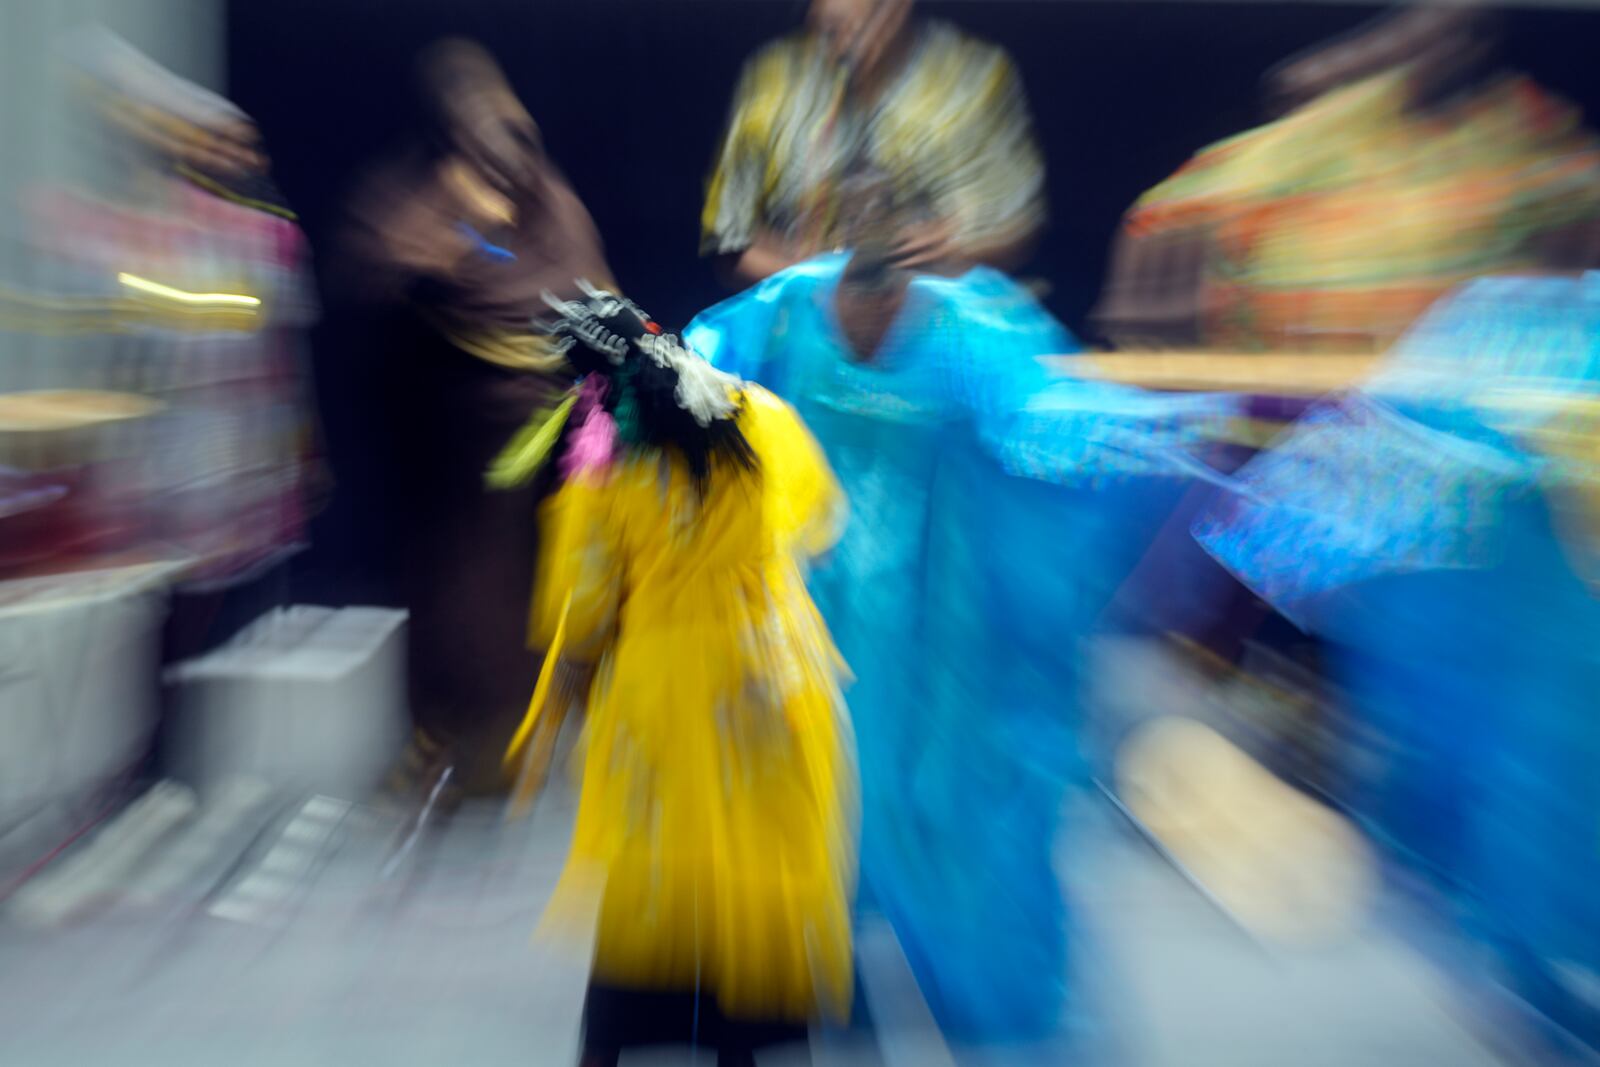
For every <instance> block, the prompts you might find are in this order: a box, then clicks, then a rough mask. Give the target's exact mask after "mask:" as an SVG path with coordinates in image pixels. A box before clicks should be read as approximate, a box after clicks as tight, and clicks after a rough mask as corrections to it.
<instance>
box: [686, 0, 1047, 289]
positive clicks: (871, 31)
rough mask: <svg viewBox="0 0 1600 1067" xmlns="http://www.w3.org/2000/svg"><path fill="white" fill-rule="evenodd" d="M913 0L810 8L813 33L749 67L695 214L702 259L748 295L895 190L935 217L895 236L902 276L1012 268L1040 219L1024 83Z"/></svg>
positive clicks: (828, 243) (828, 244)
mask: <svg viewBox="0 0 1600 1067" xmlns="http://www.w3.org/2000/svg"><path fill="white" fill-rule="evenodd" d="M911 6H912V3H911V0H812V3H811V5H810V9H809V15H808V18H807V27H806V30H805V32H804V33H801V34H796V35H794V36H791V37H787V38H784V39H783V40H780V41H777V42H774V43H773V44H771V45H768V46H767V47H766V48H765V49H763V50H762V51H761V52H760V53H758V54H757V55H756V56H755V57H754V58H753V59H752V60H751V61H750V63H749V65H748V66H747V67H746V68H745V72H744V76H743V79H742V80H741V81H740V83H739V88H738V90H737V91H736V93H735V95H734V103H733V113H732V116H731V118H730V120H729V123H728V131H727V134H726V136H725V138H724V141H723V145H722V149H721V154H720V155H719V157H718V159H717V163H716V167H715V170H714V172H713V174H712V177H711V185H710V190H709V192H708V194H707V197H706V204H705V211H704V214H703V216H702V230H703V234H704V237H703V239H702V242H701V248H702V251H703V252H704V253H706V254H708V255H716V256H719V257H720V259H721V261H722V265H723V266H724V267H725V268H726V270H727V272H728V274H729V275H730V276H731V277H732V278H733V279H735V280H736V281H737V282H738V284H739V285H740V286H743V285H748V284H750V283H752V282H757V281H760V280H761V279H762V278H765V277H767V276H768V275H770V274H773V273H776V272H777V271H779V270H782V269H783V268H785V267H789V266H792V265H794V264H795V263H798V262H800V261H802V260H804V259H808V258H810V257H811V256H814V255H817V254H818V253H821V252H825V251H830V250H833V249H836V248H839V247H841V246H842V245H843V243H844V242H845V240H846V238H847V235H848V234H849V232H850V230H851V227H852V226H853V224H854V220H855V217H856V216H858V215H859V214H860V212H861V210H862V203H861V201H860V200H859V199H857V198H855V197H853V196H851V195H849V193H848V191H847V187H848V186H849V185H850V184H851V183H852V182H856V181H859V180H862V179H864V178H865V179H869V180H881V179H887V180H888V181H889V182H891V183H892V184H893V185H894V186H895V188H896V191H897V193H898V195H900V196H901V197H903V198H912V197H917V196H921V197H925V198H927V199H928V200H929V201H930V202H931V203H932V205H933V206H934V207H935V209H936V210H935V211H933V212H932V213H930V214H929V215H928V216H927V217H926V218H923V219H920V220H918V221H917V223H916V225H915V226H914V227H912V228H908V229H907V230H905V231H904V232H902V233H899V234H896V235H895V239H896V243H895V250H896V254H897V258H898V259H899V261H900V262H901V263H903V264H904V265H906V266H908V267H909V266H925V265H928V264H933V263H942V262H951V261H964V262H967V263H991V264H997V265H1003V266H1013V265H1015V264H1016V263H1018V262H1020V260H1021V259H1022V257H1023V255H1024V252H1025V250H1026V247H1027V245H1028V243H1029V241H1030V239H1031V238H1032V237H1033V236H1034V234H1035V233H1036V232H1037V230H1038V229H1039V227H1040V225H1041V224H1042V222H1043V218H1044V163H1043V160H1042V158H1041V156H1040V153H1039V149H1038V147H1037V145H1036V144H1035V143H1034V139H1033V129H1032V121H1031V119H1030V118H1029V116H1028V106H1027V100H1026V98H1025V96H1024V95H1023V90H1022V82H1021V79H1020V78H1018V76H1017V73H1016V70H1015V69H1014V68H1013V66H1012V64H1011V60H1010V59H1009V58H1008V57H1007V56H1006V54H1005V53H1004V52H1003V51H1001V50H1000V49H999V48H997V47H995V46H994V45H991V44H987V43H985V42H982V41H977V40H974V39H973V38H971V37H969V36H967V35H966V34H963V33H961V32H960V31H958V30H956V29H955V28H954V27H952V26H949V25H946V24H944V23H941V22H929V23H918V22H916V21H914V20H913V19H912V17H911Z"/></svg>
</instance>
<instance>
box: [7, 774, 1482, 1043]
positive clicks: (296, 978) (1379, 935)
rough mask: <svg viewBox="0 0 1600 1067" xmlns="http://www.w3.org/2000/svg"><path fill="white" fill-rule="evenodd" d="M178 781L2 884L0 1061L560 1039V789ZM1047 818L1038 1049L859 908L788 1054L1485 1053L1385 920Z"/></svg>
mask: <svg viewBox="0 0 1600 1067" xmlns="http://www.w3.org/2000/svg"><path fill="white" fill-rule="evenodd" d="M191 804H192V798H189V797H187V796H186V795H184V794H182V793H181V791H172V792H171V793H169V794H168V795H165V796H161V797H157V798H155V799H153V800H147V801H146V802H145V804H144V805H143V807H142V808H138V809H136V810H134V811H133V812H131V813H126V814H124V816H122V817H121V818H119V819H114V820H112V821H111V822H109V823H107V824H105V825H104V826H103V827H102V828H101V829H99V831H98V832H97V833H95V834H92V835H88V836H86V837H85V838H84V839H83V840H82V841H80V842H78V843H77V845H75V846H74V847H73V848H72V849H71V850H69V851H68V852H66V853H65V854H64V855H63V856H62V857H60V858H59V859H58V860H56V861H55V862H54V863H52V864H51V865H50V866H49V867H47V868H45V869H44V871H43V872H41V873H40V874H39V875H38V876H37V877H35V878H34V879H32V881H30V882H29V883H28V885H27V887H26V888H25V889H24V890H23V891H22V892H20V893H17V894H15V895H13V896H12V897H11V899H10V900H9V901H8V902H7V906H6V909H5V914H4V916H3V918H0V1064H5V1065H12V1064H17V1065H26V1067H56V1065H62V1067H67V1065H72V1067H94V1065H99V1064H116V1065H118V1067H143V1065H151V1067H154V1065H161V1067H190V1065H194V1067H201V1065H206V1067H210V1065H219V1064H225V1065H227V1067H254V1065H257V1064H261V1065H267V1064H290V1063H294V1064H300V1065H303V1067H321V1065H330V1067H331V1065H335V1064H337V1065H346V1064H359V1065H364V1064H383V1065H384V1067H436V1065H439V1064H452V1065H455V1064H473V1065H482V1067H491V1065H499V1064H505V1065H508V1067H509V1065H512V1064H515V1065H519V1067H537V1065H542V1064H550V1065H566V1064H570V1063H572V1062H574V1058H575V1048H576V1041H577V1017H578V1009H579V1004H580V999H581V984H582V978H583V971H582V966H581V961H580V960H579V959H578V958H577V957H576V956H573V955H565V956H563V955H562V954H559V953H557V952H555V951H554V950H552V949H550V948H548V947H535V946H534V944H533V943H532V942H531V939H530V936H529V934H530V932H531V931H532V929H533V927H534V924H535V921H536V919H537V917H538V915H539V913H540V910H541V905H542V903H543V901H544V898H545V897H546V896H547V894H548V892H549V890H550V888H551V886H552V884H553V881H554V878H555V875H556V872H557V870H558V865H559V862H560V860H561V857H562V853H563V849H564V843H565V837H566V834H567V832H568V831H567V826H568V822H569V819H570V814H571V804H570V800H568V799H566V798H563V797H559V796H558V797H554V798H551V799H549V800H547V801H546V802H545V803H544V804H543V805H542V806H541V807H540V808H539V809H538V810H537V811H536V813H535V815H534V817H533V818H532V819H531V820H530V821H529V822H526V823H522V824H518V825H514V826H507V825H505V824H503V823H502V822H501V821H500V819H499V817H498V811H497V810H495V809H493V808H468V809H466V810H464V811H462V812H460V813H458V814H457V815H456V816H455V817H454V818H453V819H451V820H449V821H447V822H440V823H437V824H435V825H433V826H431V827H429V828H427V829H426V830H425V832H424V833H422V834H421V835H419V836H417V837H416V838H414V839H411V840H409V841H407V840H404V839H401V838H400V837H399V826H400V824H399V822H398V821H397V819H396V818H395V817H394V816H393V815H390V814H385V813H382V812H379V811H375V810H370V809H366V808H361V807H353V806H350V805H347V804H344V803H343V802H338V801H334V800H331V799H329V798H288V797H285V796H282V795H273V794H270V793H257V792H252V791H250V790H248V789H243V790H239V791H236V792H235V793H234V794H232V795H228V796H221V797H213V798H212V799H211V801H210V802H209V803H208V804H205V805H201V807H200V809H199V810H198V811H196V810H194V809H193V808H192V807H191ZM163 809H165V810H163ZM1070 822H1071V824H1072V825H1073V826H1074V828H1075V829H1074V832H1073V834H1072V836H1071V837H1070V838H1069V839H1068V840H1065V841H1063V842H1062V847H1061V868H1062V871H1063V873H1064V877H1065V880H1066V882H1067V885H1068V888H1069V892H1070V894H1071V896H1072V898H1073V900H1074V901H1075V903H1076V906H1077V908H1078V910H1079V914H1080V915H1081V916H1082V918H1083V923H1082V926H1083V934H1082V935H1081V936H1080V938H1079V942H1080V943H1079V952H1078V959H1077V971H1078V974H1077V979H1076V984H1075V988H1076V991H1077V992H1076V993H1075V997H1076V998H1077V999H1076V1003H1075V1005H1074V1007H1075V1011H1074V1017H1075V1018H1076V1019H1078V1020H1080V1022H1079V1023H1078V1024H1077V1025H1075V1026H1074V1027H1072V1028H1071V1030H1070V1032H1069V1033H1066V1034H1064V1035H1063V1037H1062V1038H1061V1039H1060V1040H1059V1041H1058V1042H1055V1043H1054V1044H1051V1045H1049V1046H1041V1047H1032V1048H1018V1049H1009V1050H1004V1051H1001V1052H995V1051H992V1050H991V1051H989V1052H987V1053H979V1052H975V1051H973V1050H964V1049H952V1048H949V1047H948V1046H946V1044H945V1043H944V1042H943V1041H942V1040H941V1039H940V1038H939V1036H938V1034H937V1032H936V1031H935V1030H934V1029H933V1028H932V1026H931V1025H930V1024H929V1022H928V1017H927V1014H926V1009H925V1007H923V1005H922V1003H921V1000H920V998H919V997H918V995H917V993H916V989H915V985H914V983H912V982H911V980H910V978H909V975H908V973H907V972H906V970H905V964H904V961H903V959H902V958H901V957H900V956H899V954H898V950H897V948H896V945H895V942H894V939H893V936H892V934H890V933H889V932H888V931H887V930H885V929H883V928H882V927H879V926H869V928H868V929H866V930H865V931H864V932H863V935H862V939H861V958H862V964H861V966H862V974H863V985H864V988H865V995H866V997H867V1000H868V1003H869V1006H870V1009H871V1014H872V1016H873V1027H872V1028H871V1029H870V1030H867V1029H862V1030H858V1031H855V1032H847V1033H842V1034H829V1035H821V1036H820V1037H819V1040H818V1042H817V1043H816V1049H815V1051H814V1053H813V1061H814V1062H815V1063H817V1064H819V1065H821V1067H828V1065H835V1064H836V1065H840V1067H844V1065H854V1064H861V1065H864V1067H865V1065H873V1067H876V1065H884V1067H943V1065H945V1064H962V1065H967V1064H973V1065H977V1064H996V1065H1009V1064H1034V1063H1068V1062H1070V1063H1074V1064H1084V1065H1088V1067H1095V1065H1105V1067H1134V1065H1151V1067H1164V1065H1168V1064H1171V1065H1185V1067H1204V1065H1209V1064H1216V1065H1218V1067H1251V1065H1255V1064H1262V1065H1267V1064H1273V1065H1279V1064H1288V1063H1292V1064H1295V1065H1297V1067H1317V1065H1322V1064H1327V1065H1329V1067H1353V1065H1367V1064H1372V1065H1387V1064H1394V1065H1397V1067H1421V1065H1430V1064H1440V1065H1449V1067H1478V1065H1488V1064H1494V1063H1497V1062H1505V1061H1503V1060H1497V1059H1495V1058H1494V1056H1492V1055H1491V1054H1490V1052H1489V1051H1488V1050H1487V1049H1486V1048H1485V1047H1484V1045H1483V1044H1481V1043H1480V1042H1479V1041H1478V1040H1476V1039H1475V1038H1474V1037H1473V1036H1472V1034H1470V1033H1469V1032H1468V1031H1467V1030H1466V1029H1465V1028H1464V1025H1463V1024H1462V1023H1461V1022H1459V1021H1458V1016H1460V1014H1461V1013H1460V1012H1459V1011H1456V1010H1452V1007H1453V1002H1452V995H1451V994H1450V993H1449V992H1448V991H1447V989H1446V987H1445V985H1444V983H1443V981H1442V979H1441V978H1440V977H1439V975H1438V974H1437V972H1436V971H1435V969H1434V968H1432V967H1431V966H1429V965H1428V964H1427V963H1426V962H1424V960H1423V959H1422V958H1421V957H1420V956H1419V955H1418V954H1417V953H1415V952H1414V951H1413V950H1411V949H1409V948H1407V947H1406V945H1405V944H1404V943H1403V939H1401V938H1398V937H1396V936H1393V935H1392V934H1388V933H1384V932H1382V931H1380V930H1379V929H1378V928H1376V927H1375V928H1374V929H1373V930H1372V931H1370V932H1369V933H1367V934H1365V935H1363V936H1362V937H1360V938H1357V939H1354V940H1352V941H1350V942H1349V943H1347V944H1343V945H1341V946H1340V947H1338V948H1337V949H1336V950H1331V951H1321V952H1317V953H1301V954H1285V953H1283V952H1281V951H1279V950H1275V949H1270V948H1267V947H1264V946H1262V945H1260V944H1258V943H1256V942H1255V941H1253V940H1252V939H1251V938H1250V937H1249V936H1248V935H1246V934H1245V933H1244V932H1242V930H1241V929H1240V928H1238V927H1237V926H1236V925H1234V924H1232V923H1231V922H1230V920H1229V919H1228V917H1227V916H1226V915H1224V914H1222V913H1221V912H1219V911H1218V910H1217V909H1216V908H1215V907H1213V905H1212V904H1211V903H1209V902H1208V900H1207V899H1206V897H1205V896H1204V895H1203V894H1202V893H1200V892H1198V891H1197V890H1196V889H1195V888H1194V887H1193V886H1192V885H1190V884H1189V883H1188V882H1186V881H1185V879H1184V878H1183V877H1182V875H1181V873H1180V872H1178V871H1177V870H1175V869H1174V868H1173V867H1172V866H1171V865H1170V864H1169V863H1167V862H1166V861H1165V860H1164V859H1163V858H1162V857H1161V856H1160V855H1159V854H1158V853H1157V852H1156V851H1155V850H1154V849H1152V848H1151V847H1150V846H1149V845H1148V844H1147V843H1146V842H1145V841H1144V840H1143V839H1142V838H1141V837H1140V835H1139V834H1138V833H1137V832H1135V830H1134V829H1133V828H1132V827H1131V826H1130V825H1129V824H1128V823H1127V822H1126V821H1125V820H1123V819H1122V817H1121V816H1120V815H1119V814H1118V813H1117V812H1116V810H1115V809H1114V808H1113V807H1112V806H1110V805H1109V804H1107V803H1105V802H1104V801H1103V798H1100V797H1097V796H1096V795H1093V794H1087V795H1085V796H1083V797H1081V798H1079V800H1078V801H1077V802H1076V803H1075V806H1074V809H1073V815H1072V818H1071V820H1070ZM635 1062H643V1063H655V1062H659V1063H663V1064H669V1063H690V1062H704V1063H707V1064H709V1063H710V1062H712V1057H709V1056H702V1057H700V1059H699V1061H696V1060H695V1059H694V1058H693V1057H692V1056H690V1055H689V1054H687V1053H682V1054H678V1055H676V1056H667V1055H660V1056H654V1057H648V1056H647V1057H640V1058H639V1059H638V1060H637V1061H635ZM772 1062H774V1063H779V1062H783V1059H782V1058H781V1057H774V1058H773V1059H772Z"/></svg>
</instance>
